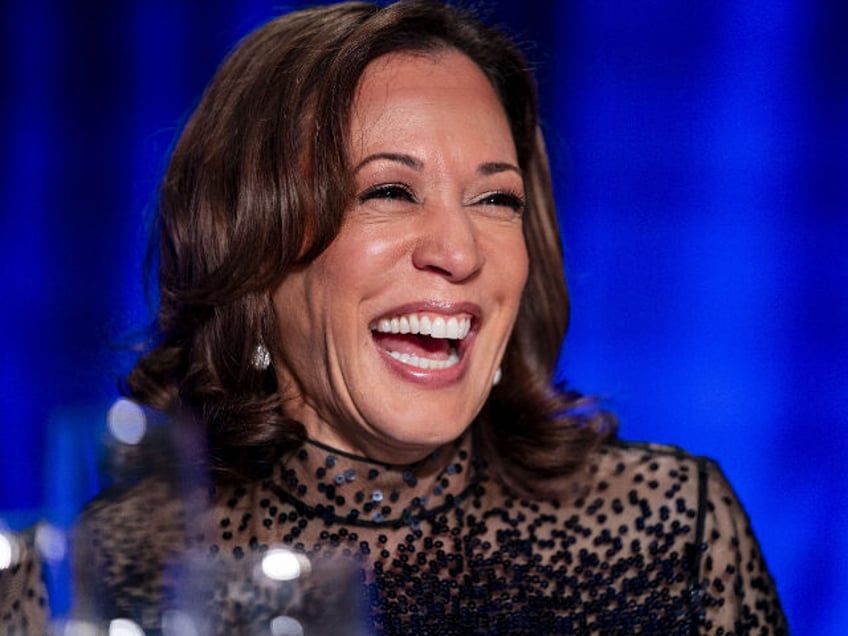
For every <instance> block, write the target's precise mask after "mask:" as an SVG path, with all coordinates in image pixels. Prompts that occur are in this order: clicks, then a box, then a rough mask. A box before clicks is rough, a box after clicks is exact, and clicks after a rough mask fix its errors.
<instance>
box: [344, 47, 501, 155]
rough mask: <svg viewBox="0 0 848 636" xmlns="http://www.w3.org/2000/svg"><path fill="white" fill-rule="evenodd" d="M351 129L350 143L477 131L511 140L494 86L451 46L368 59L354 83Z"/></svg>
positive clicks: (467, 58)
mask: <svg viewBox="0 0 848 636" xmlns="http://www.w3.org/2000/svg"><path fill="white" fill-rule="evenodd" d="M351 132H352V142H353V143H354V144H357V143H366V144H367V142H368V141H369V140H372V139H373V138H386V139H388V138H391V137H392V136H394V141H396V142H403V141H404V140H405V139H406V138H407V136H412V137H414V136H416V135H418V136H421V135H427V136H428V137H433V138H437V137H439V136H440V135H447V134H457V133H462V137H463V138H467V137H468V136H470V135H479V136H481V137H491V138H492V140H493V141H495V142H497V143H499V144H501V145H502V144H503V143H504V142H505V141H506V142H508V145H509V146H513V143H512V135H511V132H510V127H509V122H508V121H507V117H506V113H505V111H504V108H503V106H502V104H501V102H500V99H499V98H498V96H497V93H496V92H495V89H494V87H493V86H492V84H491V82H489V80H488V78H487V77H486V75H485V74H484V73H483V71H482V69H481V68H480V67H479V66H477V64H476V63H475V62H474V61H473V60H471V59H470V58H469V57H467V56H466V55H464V54H462V53H460V52H459V51H457V50H455V49H444V50H439V51H434V52H421V53H418V52H399V53H390V54H387V55H384V56H382V57H379V58H377V59H375V60H373V61H372V62H371V63H370V64H369V65H368V66H367V67H366V69H365V71H364V72H363V74H362V77H361V78H360V81H359V83H358V85H357V90H356V93H355V96H354V103H353V110H352V116H351ZM504 137H506V140H505V139H504ZM496 145H497V144H496Z"/></svg>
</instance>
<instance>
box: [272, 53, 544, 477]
mask: <svg viewBox="0 0 848 636" xmlns="http://www.w3.org/2000/svg"><path fill="white" fill-rule="evenodd" d="M350 139H351V147H350V148H349V153H350V158H351V165H352V166H354V167H355V172H354V179H355V184H356V192H357V196H356V198H355V200H354V201H352V202H351V204H350V206H349V208H348V209H347V210H346V212H345V220H344V224H343V226H342V229H341V231H340V233H339V234H338V236H337V237H336V239H335V240H334V241H333V243H332V244H331V245H330V246H329V247H328V248H327V250H325V251H324V253H323V254H321V255H320V256H319V257H318V258H317V259H316V260H315V261H313V262H312V263H311V264H309V265H308V266H306V267H304V268H302V269H299V270H297V271H295V272H292V273H290V274H289V275H288V276H287V277H286V278H285V279H284V281H283V282H282V283H281V284H280V286H279V287H278V288H277V289H276V290H274V292H273V298H272V299H273V303H274V307H275V311H276V315H277V320H278V325H279V330H280V336H281V338H280V342H281V343H282V345H281V350H280V351H278V352H275V355H274V358H275V360H274V367H275V370H276V373H277V376H278V379H279V382H280V387H281V392H282V395H283V396H284V408H285V409H286V411H287V413H288V414H289V415H290V416H292V417H294V418H295V419H297V420H299V421H300V422H302V423H303V424H304V426H305V427H306V430H307V433H308V434H309V436H310V437H312V438H313V439H316V440H318V441H321V442H324V443H325V444H328V445H330V446H333V447H335V448H337V449H340V450H345V451H348V452H352V453H355V454H358V455H365V456H368V457H371V458H373V459H377V460H381V461H384V462H388V463H393V464H405V463H411V462H414V461H417V460H419V459H421V458H423V457H425V456H426V455H427V454H429V453H430V452H432V451H433V450H435V449H436V448H438V447H439V446H442V445H444V444H446V443H448V442H451V441H453V440H455V439H456V438H457V437H459V436H460V435H461V434H462V433H463V432H464V431H465V430H466V429H467V428H468V426H469V425H470V423H471V422H472V420H473V419H474V417H475V416H476V415H477V413H478V412H479V411H480V409H481V408H482V406H483V404H484V402H485V400H486V398H487V397H488V395H489V392H490V390H491V386H492V380H493V377H494V375H495V371H496V369H497V368H498V365H499V363H500V360H501V358H502V356H503V352H504V350H505V348H506V345H507V341H508V339H509V335H510V333H511V331H512V327H513V324H514V322H515V319H516V315H517V312H518V306H519V301H520V298H521V292H522V289H523V288H524V284H525V282H526V279H527V267H528V263H527V250H526V246H525V243H524V238H523V234H522V213H523V206H522V203H523V198H524V186H523V179H522V176H521V173H520V169H519V168H518V161H517V158H516V152H515V145H514V142H513V139H512V135H511V133H510V129H509V124H508V121H507V118H506V115H505V113H504V110H503V108H502V106H501V104H500V102H499V100H498V98H497V95H496V94H495V92H494V89H493V88H492V86H491V84H490V83H489V82H488V80H487V79H486V77H485V76H484V74H483V73H482V71H481V70H480V69H479V68H478V67H477V66H476V65H475V64H474V63H473V62H472V61H471V60H470V59H469V58H467V57H465V56H464V55H462V54H460V53H458V52H456V51H453V50H449V51H444V52H440V53H436V54H430V53H428V54H409V53H397V54H390V55H386V56H384V57H381V58H378V59H377V60H375V61H373V62H372V63H371V64H370V65H369V66H368V67H367V68H366V70H365V72H364V74H363V76H362V78H361V80H360V84H359V87H358V90H357V94H356V98H355V102H354V107H353V111H352V120H351V137H350ZM410 311H416V312H418V313H420V314H422V315H425V314H426V315H427V316H430V317H433V318H434V317H437V316H443V317H445V318H448V317H450V316H455V317H459V318H470V319H471V324H472V327H471V332H470V333H469V335H468V337H466V338H465V339H464V340H463V341H462V343H461V344H459V345H458V346H457V349H458V352H459V356H460V361H459V363H458V364H456V365H453V366H451V367H450V368H447V369H427V370H425V369H418V368H414V367H410V366H408V365H404V364H402V363H400V362H398V361H397V360H394V359H392V358H391V357H389V356H388V355H387V352H386V349H385V345H384V344H383V342H382V341H381V340H380V339H379V338H377V337H375V335H374V334H373V333H372V328H373V327H374V325H375V323H376V322H377V321H378V320H379V319H380V318H383V317H392V316H397V315H401V314H405V313H409V312H410ZM434 355H435V356H436V357H438V356H439V354H434ZM441 357H444V355H441Z"/></svg>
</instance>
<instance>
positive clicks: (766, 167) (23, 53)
mask: <svg viewBox="0 0 848 636" xmlns="http://www.w3.org/2000/svg"><path fill="white" fill-rule="evenodd" d="M1 6H2V9H0V16H1V17H0V33H2V37H0V47H2V54H0V73H2V75H0V80H1V81H0V85H2V87H3V98H2V100H0V131H2V139H3V144H2V146H1V147H0V161H2V167H0V179H2V187H0V237H2V239H0V240H2V251H0V275H2V278H1V279H0V284H2V286H3V289H4V292H3V307H2V311H0V338H2V345H0V354H1V355H2V364H0V413H2V422H0V431H2V443H0V518H5V519H6V520H7V523H12V524H15V523H17V524H20V525H23V524H26V523H29V522H31V521H32V520H34V519H35V518H37V517H38V515H40V514H43V513H44V510H45V509H46V508H52V509H55V508H60V509H62V508H63V507H64V508H66V509H67V510H68V511H70V510H71V509H72V507H73V505H76V504H77V503H78V502H79V501H81V500H82V499H84V498H85V497H87V496H88V495H89V494H90V492H91V490H92V489H93V488H94V487H95V485H96V475H94V474H88V473H86V472H85V470H82V469H80V468H78V467H77V466H75V465H70V464H69V465H67V466H66V465H65V464H63V463H62V462H64V461H66V458H67V457H68V456H69V455H70V454H71V453H70V451H69V449H71V450H72V451H73V454H75V455H83V456H87V457H90V461H88V462H86V464H85V466H87V467H88V468H87V469H86V470H90V471H93V470H94V468H93V466H94V450H93V449H94V447H95V446H96V443H97V436H98V435H99V432H100V431H101V430H102V425H103V417H104V413H105V412H106V409H107V408H108V406H109V404H110V402H111V401H112V399H114V397H115V395H116V387H117V383H118V380H119V378H120V376H121V374H122V373H124V372H125V371H126V370H127V369H128V366H129V365H130V364H131V361H132V353H131V351H130V349H129V345H130V344H131V343H134V342H135V341H136V340H137V338H138V335H139V334H140V333H142V332H143V329H144V328H145V326H146V325H147V324H148V322H149V321H150V319H151V315H152V314H151V309H150V308H151V303H150V302H149V301H148V300H147V299H146V297H145V290H144V287H143V285H142V262H143V258H144V253H145V249H146V231H147V229H146V228H147V225H148V221H149V216H150V208H151V206H152V202H153V200H154V197H155V189H156V184H157V180H158V178H159V177H160V175H161V173H162V169H163V166H164V163H165V159H166V157H167V153H168V149H169V147H170V146H171V144H172V143H173V141H174V138H175V135H176V133H177V131H178V130H179V128H180V125H181V123H182V121H184V118H185V116H186V114H187V113H188V112H189V111H190V109H191V107H192V105H193V104H194V103H195V102H196V100H197V98H198V97H199V94H200V92H201V90H202V88H203V86H204V85H205V83H206V82H207V81H208V79H209V78H210V77H211V75H212V73H213V72H214V70H215V68H216V66H217V64H218V63H219V61H220V60H221V58H222V56H223V55H224V53H225V52H226V51H227V50H228V49H229V48H230V47H231V46H232V45H233V44H234V43H235V42H236V41H237V39H238V38H239V37H241V36H242V35H244V34H245V33H247V32H248V31H250V30H251V29H252V28H253V27H255V26H257V25H258V24H260V23H261V22H263V21H264V20H266V19H268V18H269V17H271V16H272V15H274V14H276V13H277V12H279V11H280V9H279V7H278V5H276V4H275V3H271V2H267V1H266V2H257V1H254V2H242V1H239V2H235V1H234V0H233V1H230V2H219V3H208V2H200V1H199V0H174V1H169V2H163V1H149V0H145V1H141V0H127V1H125V2H120V3H117V2H97V1H94V2H81V1H78V2H74V1H72V0H66V1H64V2H59V1H58V0H53V1H50V0H42V1H41V2H38V3H27V2H15V3H12V2H5V3H3V4H2V5H1ZM288 6H295V4H291V5H288ZM487 13H488V14H489V17H490V20H491V21H493V22H497V23H502V24H503V25H505V26H506V27H507V29H508V30H509V31H510V32H512V33H513V34H514V35H515V36H516V37H517V38H518V39H519V40H520V41H521V42H522V43H523V44H524V45H525V48H526V50H527V51H528V53H529V56H530V58H531V59H532V60H533V62H534V65H535V67H536V68H537V74H538V77H539V82H540V91H541V96H542V113H543V117H544V126H545V129H546V132H547V138H548V144H549V152H550V154H551V159H552V163H553V169H554V176H555V187H556V192H557V199H558V202H559V206H560V214H561V225H562V229H563V234H564V238H565V245H566V270H567V274H568V277H569V281H570V286H571V293H572V300H573V315H572V329H571V332H570V334H569V337H568V339H567V341H566V345H565V347H564V349H563V352H562V356H561V365H560V375H561V377H562V378H565V379H567V381H568V382H569V383H570V384H571V385H572V386H575V387H576V388H578V389H580V390H583V391H586V392H589V393H594V394H597V395H599V396H601V397H602V399H603V400H604V403H605V404H606V405H607V406H609V407H610V408H612V409H613V410H615V411H616V412H617V413H618V415H619V418H620V422H621V435H622V436H623V437H624V438H627V439H650V440H655V441H662V442H666V443H673V444H678V445H680V446H683V447H685V448H687V449H688V450H690V451H692V452H695V453H699V454H707V455H710V456H712V457H714V458H716V459H717V460H719V462H720V463H721V464H722V466H723V467H724V469H725V471H726V472H727V473H728V475H729V476H730V478H731V481H732V482H733V483H734V485H735V486H736V488H737V490H738V492H739V494H740V496H741V498H742V500H743V501H744V503H745V505H746V506H747V508H748V511H749V512H750V514H751V516H752V517H753V519H754V526H755V529H756V531H757V533H758V534H759V536H760V538H761V541H762V544H763V547H764V550H765V552H766V555H767V557H768V560H769V563H770V566H771V569H772V570H773V572H774V574H775V575H776V577H777V579H778V582H779V588H780V590H781V593H782V596H783V599H784V603H785V605H786V609H787V612H788V614H789V618H790V621H791V623H792V625H793V629H794V633H796V634H825V633H830V634H837V633H848V610H846V608H845V607H844V600H845V599H846V598H848V583H845V579H844V578H843V577H842V576H841V575H840V572H842V570H843V569H845V570H846V571H848V557H846V554H848V501H846V500H848V488H846V484H848V469H846V465H848V462H846V456H848V432H846V430H845V427H844V422H845V413H846V396H848V362H846V359H848V346H846V345H848V247H846V244H847V243H848V186H846V182H848V4H846V3H843V2H840V1H839V0H832V1H829V2H828V1H827V0H819V1H818V2H808V1H807V0H783V1H780V2H769V1H766V0H751V1H749V2H731V1H729V0H728V1H724V2H711V3H670V2H654V1H650V0H649V1H646V2H634V3H613V2H562V3H553V2H551V3H528V2H518V1H512V0H509V1H507V0H502V1H501V2H500V3H499V4H490V5H489V9H488V10H487ZM68 514H70V512H68ZM840 601H842V603H840Z"/></svg>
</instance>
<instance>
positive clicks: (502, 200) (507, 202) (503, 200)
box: [477, 192, 526, 214]
mask: <svg viewBox="0 0 848 636" xmlns="http://www.w3.org/2000/svg"><path fill="white" fill-rule="evenodd" d="M477 204H478V205H493V206H497V207H502V208H509V209H510V210H512V211H513V212H515V213H517V214H521V213H522V212H524V208H525V206H526V204H525V202H524V197H523V196H522V195H520V194H518V193H516V192H492V193H491V194H487V195H485V196H483V197H482V198H480V199H479V200H478V201H477Z"/></svg>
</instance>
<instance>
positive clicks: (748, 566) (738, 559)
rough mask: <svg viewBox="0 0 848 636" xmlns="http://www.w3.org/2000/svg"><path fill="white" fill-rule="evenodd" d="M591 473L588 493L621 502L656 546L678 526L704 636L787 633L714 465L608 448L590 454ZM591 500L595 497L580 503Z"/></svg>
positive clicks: (658, 448) (735, 503)
mask: <svg viewBox="0 0 848 636" xmlns="http://www.w3.org/2000/svg"><path fill="white" fill-rule="evenodd" d="M589 469H590V473H591V475H592V479H591V482H590V489H591V490H594V491H596V492H598V491H605V492H609V493H613V494H610V495H608V496H607V498H610V497H617V498H619V499H620V500H621V501H623V502H624V509H625V512H626V510H627V508H628V507H629V508H630V509H631V510H633V511H634V514H635V518H634V520H633V523H634V526H635V527H636V528H637V529H639V528H642V529H644V530H645V532H647V533H649V534H651V535H652V537H653V538H654V539H656V538H657V536H658V535H661V534H667V533H668V531H669V526H671V530H672V532H675V530H674V527H675V526H676V527H677V528H678V529H679V530H680V531H681V534H683V535H684V536H685V537H686V542H687V544H688V545H690V546H691V549H690V550H689V551H688V555H687V556H688V561H689V563H688V567H689V570H690V577H691V578H690V585H691V586H692V589H693V590H696V592H695V593H696V594H697V595H699V597H700V599H701V600H700V602H701V603H702V605H703V607H704V609H705V612H704V615H703V619H702V620H703V624H702V627H703V628H704V630H705V633H710V634H713V633H737V634H749V633H754V630H755V628H756V626H768V627H769V628H770V630H773V631H768V632H764V633H773V634H785V633H786V631H787V628H786V619H785V617H784V615H783V611H782V609H781V605H780V600H779V597H778V595H777V591H776V587H775V583H774V580H773V579H772V577H771V575H770V573H769V571H768V568H767V566H766V563H765V559H764V558H763V555H762V552H761V550H760V546H759V543H758V541H757V539H756V536H755V535H754V532H753V530H752V527H751V522H750V520H749V518H748V515H747V513H746V512H745V509H744V507H743V506H742V504H741V502H740V501H739V498H738V497H737V495H736V493H735V492H734V490H733V487H732V486H731V484H730V482H729V481H728V479H727V478H726V477H725V475H724V473H723V471H722V470H721V468H720V466H719V465H718V463H717V462H715V461H714V460H712V459H710V458H707V457H702V456H697V455H692V454H690V453H688V452H686V451H684V450H683V449H680V448H677V447H674V446H663V445H658V444H642V443H624V442H613V443H610V444H607V445H605V446H602V447H600V448H599V449H598V450H597V451H596V452H595V453H594V454H593V456H592V459H591V462H590V466H589ZM592 497H600V495H599V494H595V495H592V496H590V497H587V498H586V501H587V502H590V501H591V500H592ZM588 505H591V503H589V504H588ZM663 524H665V526H663ZM722 630H724V631H722Z"/></svg>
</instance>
